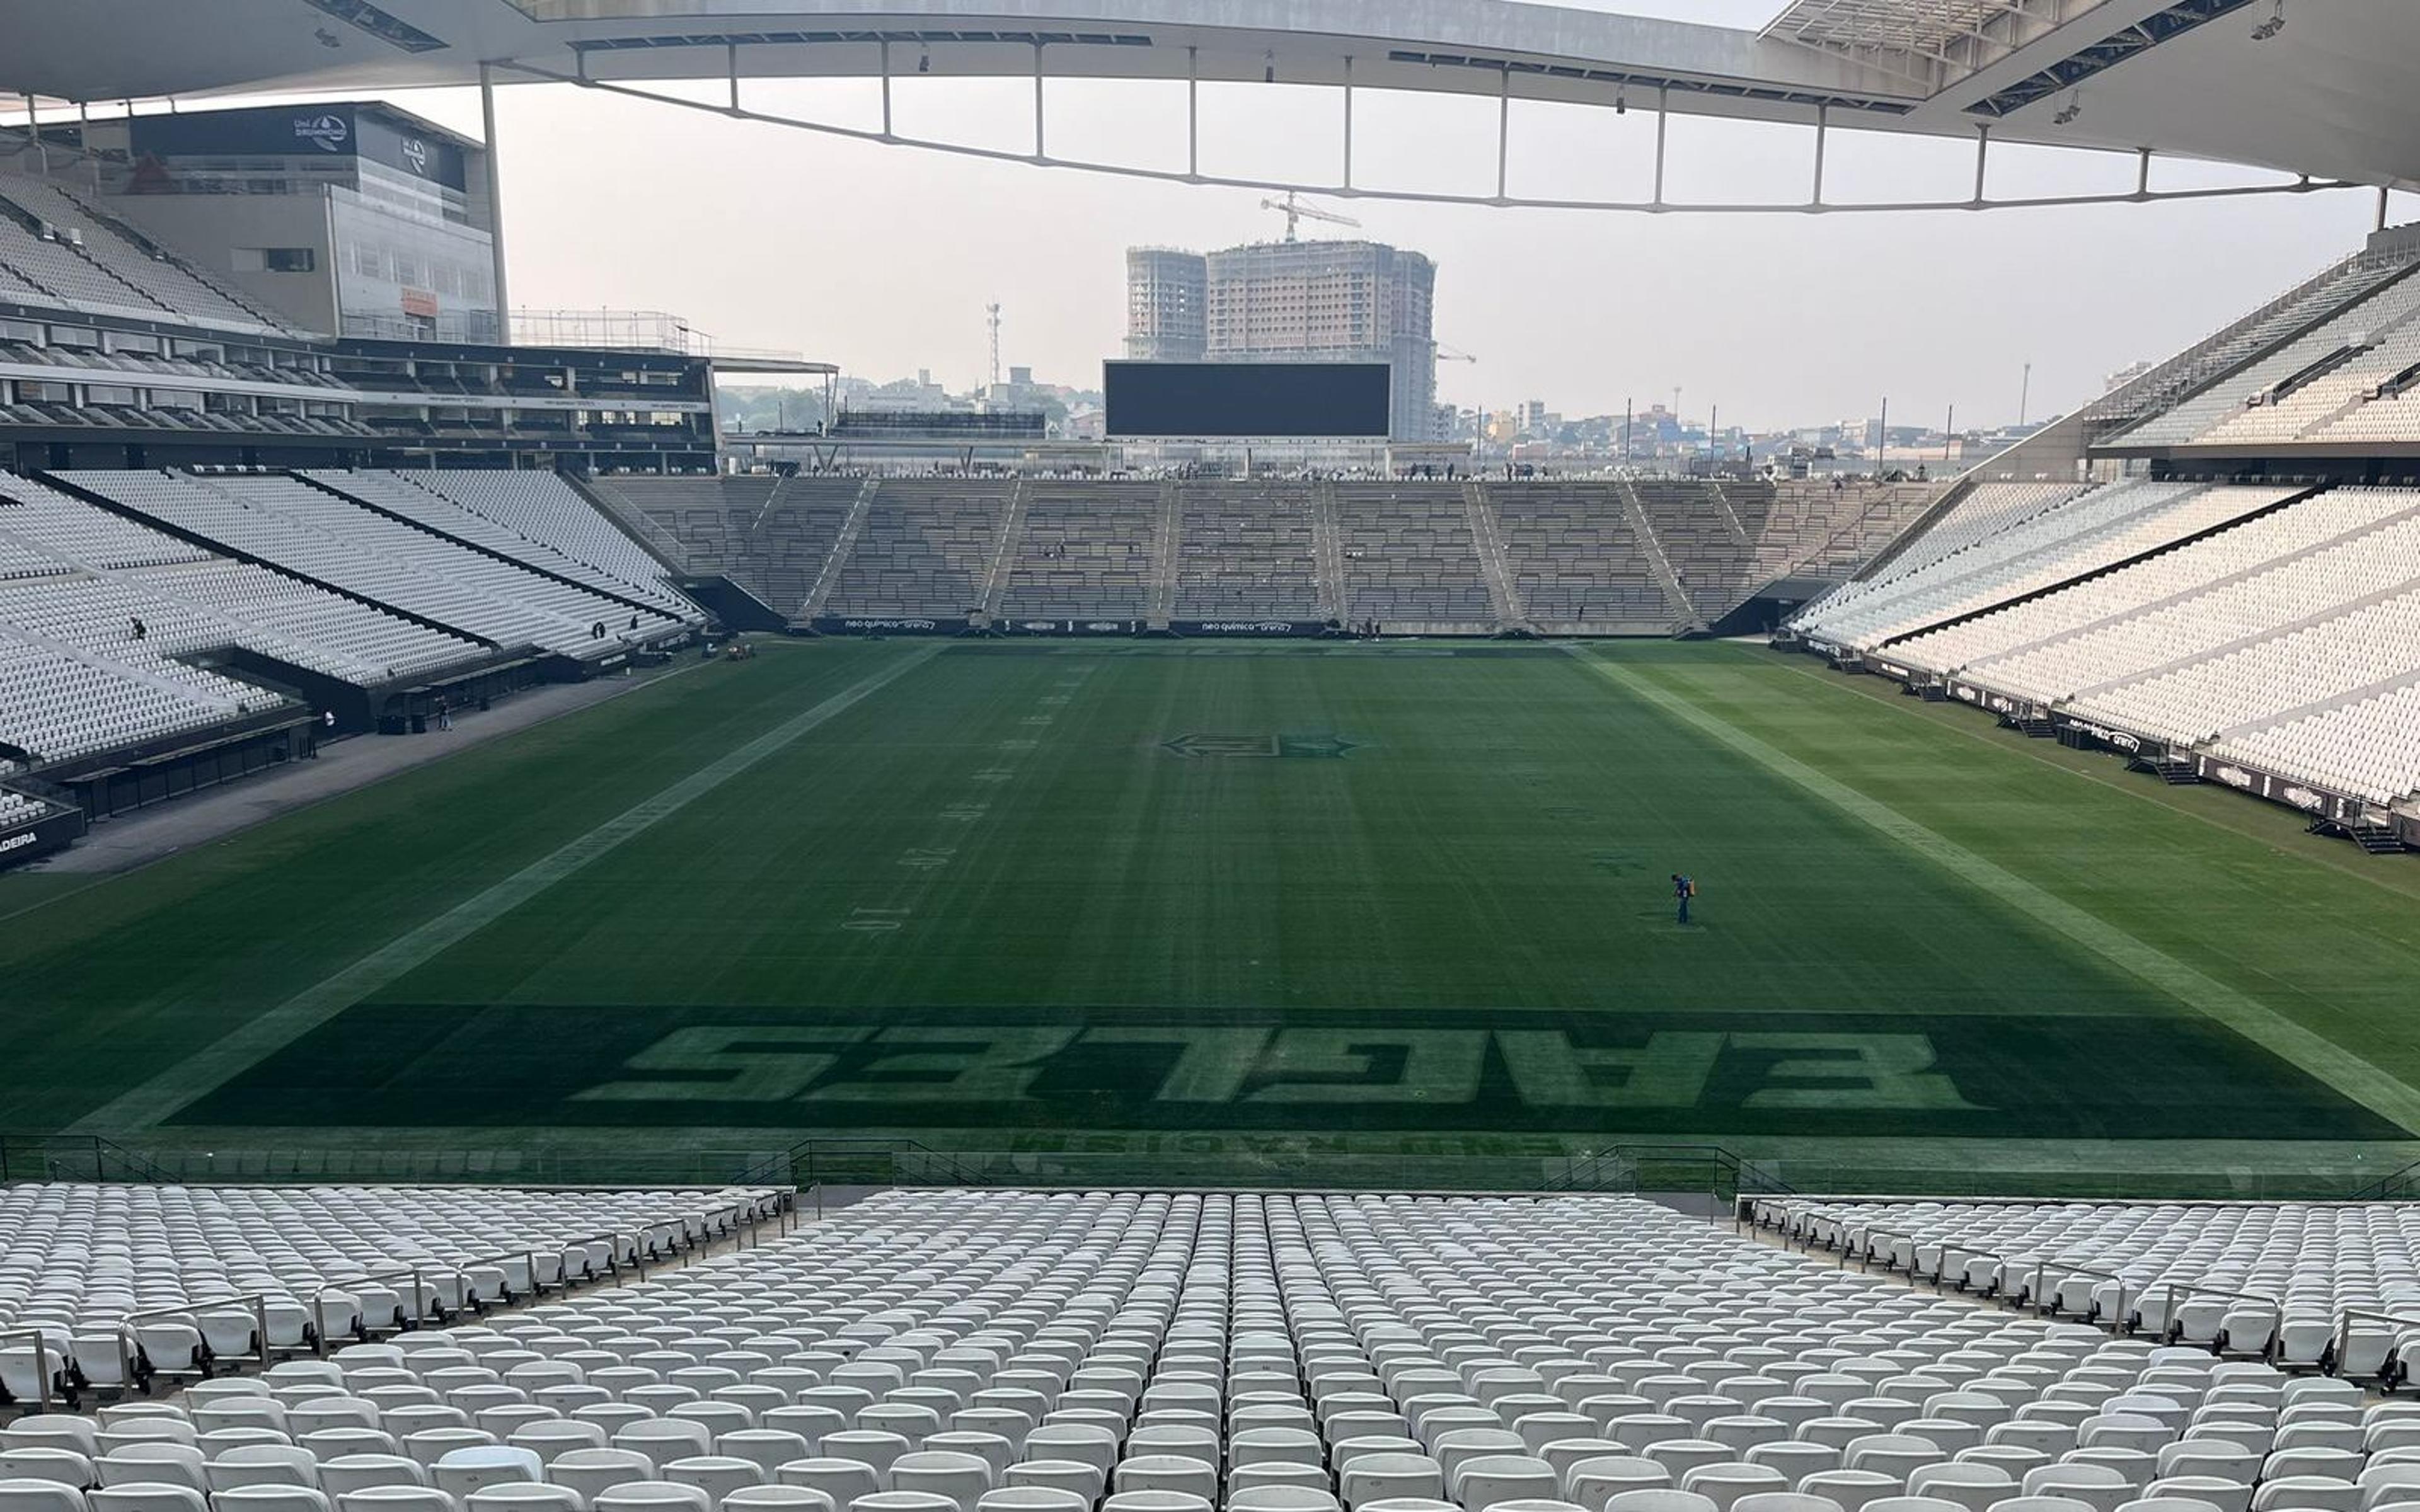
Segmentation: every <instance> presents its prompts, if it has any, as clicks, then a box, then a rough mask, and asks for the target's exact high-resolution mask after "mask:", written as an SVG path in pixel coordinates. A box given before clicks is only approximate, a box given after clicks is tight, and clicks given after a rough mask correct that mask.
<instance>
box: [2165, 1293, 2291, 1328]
mask: <svg viewBox="0 0 2420 1512" xmlns="http://www.w3.org/2000/svg"><path fill="white" fill-rule="evenodd" d="M2160 1287H2161V1289H2162V1290H2163V1291H2164V1293H2165V1295H2166V1301H2167V1306H2166V1309H2165V1310H2164V1312H2163V1313H2162V1315H2161V1319H2162V1321H2161V1328H2160V1336H2161V1337H2162V1338H2169V1339H2173V1338H2179V1337H2181V1336H2182V1331H2181V1329H2180V1327H2179V1325H2178V1323H2177V1299H2178V1298H2179V1297H2226V1298H2230V1299H2232V1300H2234V1301H2236V1302H2257V1303H2263V1304H2267V1305H2268V1307H2269V1309H2270V1311H2271V1312H2273V1313H2274V1314H2275V1315H2276V1318H2277V1321H2278V1323H2280V1324H2282V1323H2284V1322H2285V1321H2286V1301H2285V1299H2284V1298H2282V1297H2269V1296H2263V1295H2262V1294H2260V1293H2259V1292H2257V1291H2229V1290H2227V1289H2226V1288H2225V1287H2206V1286H2203V1285H2201V1284H2200V1283H2199V1282H2196V1281H2164V1282H2161V1283H2160Z"/></svg>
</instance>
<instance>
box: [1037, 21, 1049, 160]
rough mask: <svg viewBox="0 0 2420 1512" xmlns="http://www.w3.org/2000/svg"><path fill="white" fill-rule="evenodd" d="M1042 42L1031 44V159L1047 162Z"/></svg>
mask: <svg viewBox="0 0 2420 1512" xmlns="http://www.w3.org/2000/svg"><path fill="white" fill-rule="evenodd" d="M1043 104H1044V102H1043V95H1042V44H1041V43H1040V42H1036V43H1034V44H1033V161H1034V162H1049V161H1050V154H1049V153H1048V152H1047V151H1046V150H1044V147H1043V135H1042V133H1043V130H1044V127H1043V116H1044V114H1045V111H1044V108H1043Z"/></svg>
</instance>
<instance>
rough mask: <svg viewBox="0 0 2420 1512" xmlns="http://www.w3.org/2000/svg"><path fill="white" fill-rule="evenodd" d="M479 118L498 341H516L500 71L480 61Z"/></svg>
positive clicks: (503, 344) (502, 344) (506, 344)
mask: <svg viewBox="0 0 2420 1512" xmlns="http://www.w3.org/2000/svg"><path fill="white" fill-rule="evenodd" d="M479 122H480V130H481V131H484V132H486V133H487V140H488V255H489V258H490V259H491V260H492V263H493V267H494V277H495V285H496V345H497V346H499V347H509V346H511V345H512V344H513V300H512V290H511V288H510V286H509V285H507V284H506V283H505V281H504V160H503V157H502V155H501V154H500V153H499V152H498V150H497V147H498V145H499V144H498V143H497V141H496V74H495V69H491V68H489V66H488V65H487V64H485V63H482V64H480V65H479Z"/></svg>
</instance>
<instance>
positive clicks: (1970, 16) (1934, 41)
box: [1764, 0, 2078, 87]
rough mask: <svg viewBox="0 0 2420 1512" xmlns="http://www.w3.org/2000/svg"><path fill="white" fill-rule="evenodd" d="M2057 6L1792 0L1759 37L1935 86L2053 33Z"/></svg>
mask: <svg viewBox="0 0 2420 1512" xmlns="http://www.w3.org/2000/svg"><path fill="white" fill-rule="evenodd" d="M2077 8H2078V7H2074V6H2070V7H2069V8H2068V9H2070V10H2074V9H2077ZM2054 9H2055V8H2054V7H2050V6H2045V5H2040V4H2027V3H2025V0H1797V3H1796V4H1794V5H1792V6H1791V7H1790V8H1789V9H1787V10H1785V11H1783V12H1782V13H1781V14H1780V15H1779V16H1777V17H1776V18H1775V19H1774V22H1773V23H1772V24H1771V25H1769V26H1767V27H1765V29H1764V35H1765V36H1767V37H1770V38H1775V39H1779V40H1781V41H1786V42H1796V43H1798V44H1800V45H1801V46H1805V47H1813V48H1819V49H1822V50H1823V51H1825V52H1830V53H1836V54H1840V55H1842V56H1844V57H1850V58H1855V59H1860V60H1863V61H1866V62H1869V63H1872V64H1874V65H1875V66H1876V67H1879V68H1884V69H1889V70H1891V71H1893V72H1896V73H1899V74H1900V75H1901V76H1902V77H1904V78H1906V79H1907V80H1909V81H1910V82H1911V83H1914V84H1918V85H1931V86H1934V87H1938V86H1939V85H1942V84H1946V83H1948V82H1950V81H1951V80H1954V79H1960V78H1964V77H1965V76H1966V75H1967V74H1970V73H1972V72H1974V71H1975V70H1976V69H1978V68H1980V67H1982V66H1984V64H1985V63H1986V62H1988V61H1990V60H1993V59H1995V58H1998V57H2005V56H2007V55H2008V54H2009V53H2010V52H2013V51H2014V50H2015V49H2016V48H2017V47H2019V46H2022V45H2024V43H2025V42H2027V41H2030V40H2032V39H2035V38H2037V37H2040V36H2041V35H2042V34H2043V33H2044V32H2046V31H2048V30H2050V29H2051V28H2052V27H2053V26H2054V25H2055V21H2054V20H2053V19H2052V17H2051V16H2050V15H2049V14H2048V13H2049V12H2051V11H2052V10H2054Z"/></svg>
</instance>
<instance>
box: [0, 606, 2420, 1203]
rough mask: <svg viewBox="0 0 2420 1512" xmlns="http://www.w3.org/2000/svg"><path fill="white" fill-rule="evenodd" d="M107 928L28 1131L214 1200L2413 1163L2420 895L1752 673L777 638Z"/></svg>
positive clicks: (50, 891)
mask: <svg viewBox="0 0 2420 1512" xmlns="http://www.w3.org/2000/svg"><path fill="white" fill-rule="evenodd" d="M1675 871H1686V872H1693V873H1694V874H1695V875H1696V876H1697V878H1698V879H1699V888H1700V893H1699V899H1698V918H1697V920H1696V922H1694V923H1693V924H1692V925H1691V926H1689V927H1687V928H1685V929H1684V928H1682V927H1680V926H1679V925H1677V924H1676V922H1675V920H1674V918H1673V917H1672V913H1671V907H1670V901H1669V892H1670V888H1669V886H1668V882H1667V880H1666V879H1667V877H1668V873H1670V872H1675ZM62 881H63V879H61V878H58V877H46V876H41V875H25V876H18V877H9V878H0V917H5V919H6V921H5V924H0V1002H4V1003H5V1005H6V1006H5V1017H0V1049H4V1050H5V1064H6V1067H7V1073H6V1074H5V1075H0V1128H7V1129H11V1130H21V1131H72V1132H75V1133H77V1134H103V1135H107V1136H108V1137H110V1138H112V1139H114V1140H116V1141H118V1142H119V1143H121V1144H123V1145H125V1146H128V1147H130V1148H132V1149H140V1150H144V1151H147V1152H150V1153H152V1154H153V1155H154V1156H155V1157H156V1158H160V1159H163V1160H166V1159H170V1158H171V1157H172V1155H173V1157H174V1158H175V1159H176V1160H177V1161H178V1163H179V1165H178V1168H181V1169H193V1170H217V1171H221V1172H223V1173H226V1172H237V1171H243V1170H248V1169H255V1168H258V1163H259V1162H262V1161H264V1160H267V1161H274V1160H279V1159H283V1160H285V1161H287V1163H288V1165H289V1166H290V1167H291V1168H293V1169H297V1170H302V1169H315V1168H322V1167H324V1168H326V1169H329V1170H331V1171H342V1170H349V1169H351V1168H352V1166H353V1165H359V1164H361V1163H363V1162H365V1161H367V1160H370V1159H372V1158H378V1159H386V1160H392V1161H396V1162H400V1163H406V1164H407V1165H408V1164H409V1163H411V1162H422V1163H432V1164H431V1165H430V1168H448V1167H443V1166H442V1162H443V1161H446V1160H453V1161H456V1162H458V1163H459V1162H466V1161H467V1162H468V1168H473V1169H488V1170H493V1171H496V1172H498V1173H501V1174H511V1173H513V1172H515V1171H520V1172H523V1173H526V1174H535V1173H539V1172H542V1171H545V1170H551V1169H559V1168H566V1167H556V1166H550V1165H544V1164H543V1162H544V1161H547V1160H553V1159H558V1158H568V1157H567V1156H566V1155H565V1153H564V1152H576V1153H578V1154H579V1155H580V1156H581V1157H582V1158H583V1159H587V1160H591V1161H596V1162H599V1163H601V1166H602V1168H604V1169H606V1170H607V1171H608V1172H609V1173H612V1172H613V1171H617V1170H618V1169H620V1167H619V1166H617V1165H616V1164H615V1163H617V1162H624V1163H627V1165H628V1170H629V1174H630V1175H631V1176H633V1177H635V1176H637V1175H639V1174H641V1173H642V1171H643V1169H653V1168H654V1167H652V1166H643V1165H642V1164H641V1162H642V1157H644V1158H645V1159H648V1160H658V1159H660V1160H666V1161H670V1160H673V1159H675V1158H677V1159H684V1160H689V1161H692V1162H695V1163H697V1167H698V1169H699V1170H700V1171H702V1172H706V1173H713V1172H720V1173H721V1174H726V1175H727V1174H732V1173H734V1172H736V1170H737V1168H738V1167H739V1166H740V1165H743V1164H744V1163H745V1162H746V1161H748V1160H750V1159H752V1158H755V1157H758V1156H762V1155H764V1154H767V1153H769V1152H772V1151H778V1150H781V1149H785V1148H788V1147H789V1146H790V1145H792V1144H793V1143H795V1142H797V1141H799V1140H806V1139H811V1138H820V1139H854V1138H885V1139H888V1138H893V1137H906V1138H911V1139H914V1140H918V1141H921V1142H922V1143H923V1144H924V1145H928V1146H931V1147H934V1148H936V1149H947V1150H954V1151H986V1152H988V1151H1018V1152H1021V1159H1022V1161H1023V1162H1024V1165H1025V1167H1026V1168H1030V1169H1032V1170H1035V1171H1037V1172H1041V1171H1048V1172H1052V1173H1056V1174H1057V1175H1060V1176H1063V1177H1066V1176H1075V1177H1080V1176H1081V1175H1082V1174H1084V1173H1086V1172H1087V1171H1097V1172H1099V1173H1101V1174H1102V1178H1103V1179H1105V1180H1107V1179H1111V1178H1110V1176H1109V1172H1111V1171H1113V1170H1114V1171H1117V1172H1119V1173H1121V1179H1133V1177H1132V1174H1131V1173H1133V1172H1136V1171H1138V1170H1144V1169H1148V1170H1153V1171H1156V1172H1158V1173H1159V1174H1162V1175H1165V1176H1166V1177H1167V1178H1168V1179H1180V1178H1186V1179H1192V1180H1213V1179H1225V1180H1249V1179H1250V1178H1251V1177H1252V1176H1253V1175H1254V1174H1256V1173H1275V1172H1280V1171H1287V1172H1293V1173H1296V1174H1297V1175H1299V1174H1300V1173H1304V1172H1309V1173H1311V1174H1312V1175H1313V1176H1316V1175H1317V1174H1319V1173H1326V1174H1329V1175H1332V1176H1334V1177H1335V1178H1336V1179H1338V1180H1383V1179H1393V1178H1399V1179H1402V1180H1436V1181H1447V1180H1456V1179H1457V1176H1458V1174H1459V1175H1461V1176H1467V1177H1468V1178H1470V1179H1472V1180H1485V1181H1487V1182H1489V1183H1491V1184H1495V1183H1502V1182H1510V1181H1514V1180H1519V1178H1520V1176H1521V1173H1523V1172H1524V1171H1531V1170H1535V1171H1550V1170H1551V1169H1552V1166H1553V1161H1554V1158H1555V1157H1556V1156H1557V1155H1559V1154H1561V1153H1563V1152H1570V1151H1587V1150H1594V1149H1605V1148H1606V1147H1610V1146H1617V1145H1636V1144H1644V1143H1658V1142H1675V1143H1686V1142H1698V1141H1712V1142H1719V1143H1721V1144H1723V1145H1725V1146H1728V1147H1730V1148H1731V1149H1736V1150H1739V1151H1742V1152H1744V1153H1747V1154H1751V1155H1754V1156H1757V1157H1758V1158H1760V1159H1763V1160H1766V1161H1770V1162H1774V1163H1776V1165H1775V1168H1776V1169H1777V1170H1778V1171H1780V1172H1781V1174H1783V1176H1784V1177H1785V1178H1786V1179H1788V1180H1791V1181H1792V1183H1793V1184H1795V1185H1798V1186H1800V1187H1802V1188H1810V1187H1823V1186H1840V1185H1872V1184H1877V1183H1893V1182H1909V1183H1922V1184H1925V1185H1928V1186H1931V1187H1935V1188H1938V1189H1945V1190H1954V1189H1959V1188H1960V1187H1962V1186H1971V1187H1974V1188H1993V1187H2015V1186H2020V1185H2027V1184H2031V1185H2040V1186H2052V1185H2061V1184H2070V1185H2077V1186H2089V1185H2093V1184H2096V1183H2098V1184H2105V1185H2114V1186H2118V1187H2124V1186H2126V1185H2127V1184H2128V1183H2130V1182H2131V1183H2134V1184H2137V1185H2141V1184H2144V1183H2149V1182H2152V1181H2155V1180H2161V1179H2164V1178H2168V1177H2174V1178H2177V1179H2180V1180H2182V1179H2185V1178H2187V1177H2190V1179H2191V1180H2193V1181H2199V1182H2204V1183H2207V1182H2208V1181H2210V1180H2231V1181H2233V1182H2235V1183H2237V1189H2239V1190H2266V1189H2284V1188H2287V1187H2290V1186H2292V1185H2294V1184H2295V1183H2296V1182H2298V1181H2300V1180H2304V1179H2305V1178H2308V1177H2315V1176H2324V1177H2325V1178H2327V1179H2328V1180H2357V1179H2359V1178H2360V1177H2361V1176H2363V1175H2364V1174H2368V1175H2382V1174H2384V1173H2385V1172H2387V1171H2389V1170H2392V1169H2394V1168H2395V1167H2397V1166H2398V1165H2402V1164H2403V1163H2404V1162H2405V1161H2406V1160H2408V1159H2410V1158H2412V1157H2413V1156H2415V1155H2420V1145H2415V1143H2414V1135H2413V1133H2412V1131H2414V1130H2420V1091H2415V1089H2414V1088H2415V1086H2420V1011H2415V1010H2420V867H2415V866H2413V865H2412V864H2411V863H2410V862H2409V861H2401V860H2395V859H2373V858H2369V857H2365V856H2361V855H2360V854H2359V853H2358V852H2357V851H2355V850H2353V849H2352V848H2350V847H2349V846H2336V845H2330V844H2326V843H2325V842H2321V841H2314V840H2311V839H2309V838H2307V837H2304V835H2303V834H2302V833H2301V832H2300V825H2299V823H2298V822H2297V821H2296V820H2295V818H2294V817H2293V816H2292V815H2291V814H2289V813H2288V812H2287V811H2285V810H2271V809H2266V808H2263V807H2262V806H2259V805H2257V804H2254V803H2251V802H2249V801H2248V800H2243V799H2240V798H2237V797H2234V796H2233V795H2225V794H2219V793H2215V792H2208V791H2203V790H2169V789H2165V788H2164V787H2161V786H2160V785H2159V784H2157V783H2155V782H2152V781H2150V780H2149V779H2137V778H2133V777H2129V776H2128V775H2127V774H2125V773H2124V772H2123V770H2122V768H2120V767H2119V766H2118V764H2116V763H2115V762H2112V761H2108V760H2105V759H2102V758H2096V757H2088V756H2084V755H2079V754H2077V753H2073V752H2068V751H2064V750H2059V749H2056V748H2050V747H2048V746H2046V745H2044V744H2040V743H2028V742H2025V741H2024V740H2023V739H2021V738H2019V737H2015V736H2012V735H2007V734H2003V733H1999V732H1997V731H1994V730H1993V729H1992V728H1991V727H1990V725H1989V724H1988V722H1985V721H1982V720H1981V719H1980V718H1979V717H1978V716H1976V715H1975V714H1974V713H1973V712H1972V711H1967V710H1954V709H1949V710H1945V709H1939V708H1928V707H1923V706H1919V705H1917V704H1916V703H1914V702H1912V701H1905V700H1899V699H1886V698H1884V697H1882V696H1881V693H1880V685H1878V684H1876V683H1875V682H1873V681H1871V680H1864V679H1859V680H1854V681H1852V680H1847V679H1842V678H1840V677H1838V676H1837V675H1836V674H1833V673H1830V672H1828V671H1823V669H1822V668H1820V667H1819V666H1817V665H1816V664H1814V663H1812V662H1809V661H1806V660H1803V659H1792V658H1786V657H1783V656H1778V655H1776V654H1774V653H1770V652H1767V651H1764V650H1762V649H1761V648H1756V647H1748V646H1741V645H1731V644H1699V645H1671V644H1660V643H1657V644H1621V645H1615V644H1606V645H1598V646H1592V647H1586V648H1562V647H1555V646H1544V645H1459V646H1448V645H1399V646H1384V647H1366V648H1365V647H1328V646H1320V645H1307V644H1268V645H1227V644H1221V645H1213V646H1195V645H1188V644H1182V643H1174V642H1141V643H1128V642H1115V643H1082V642H1036V643H1026V644H989V645H977V644H960V643H946V644H945V643H924V644H917V643H900V642H890V643H864V642H817V643H794V644H777V645H771V646H768V647H767V648H766V653H765V655H764V656H762V657H761V658H759V659H758V660H756V661H754V662H752V663H743V664H738V665H715V666H699V667H693V668H691V669H689V670H686V671H681V672H679V673H678V674H677V675H674V676H671V677H667V678H665V679H664V680H662V681H661V682H659V683H658V684H656V685H654V686H652V687H644V688H641V689H638V690H636V691H634V692H632V693H630V694H628V695H627V696H625V697H622V698H619V699H616V700H613V701H612V702H607V703H605V704H602V705H599V706H597V707H596V708H593V709H590V710H588V711H585V712H583V713H581V714H578V715H574V716H570V717H564V718H561V719H557V720H555V721H552V722H551V723H548V724H545V725H542V726H539V727H537V728H535V729H533V730H531V731H529V732H526V733H522V734H520V735H516V736H512V737H508V738H504V739H502V740H499V741H496V742H493V743H491V744H489V745H485V746H481V747H478V748H473V749H470V750H466V751H465V752H464V753H462V754H461V755H459V756H458V757H455V758H452V759H449V760H447V761H445V762H442V763H440V764H434V765H431V766H427V767H423V768H419V769H417V770H414V771H412V772H411V773H409V774H407V775H405V776H402V777H399V778H396V779H392V780H389V781H387V782H384V783H381V784H380V785H378V786H376V787H373V788H370V789H366V790H364V791H361V792H358V793H355V794H352V795H349V796H346V797H343V798H340V799H337V800H334V801H333V802H329V803H326V804H322V805H319V806H318V807H315V808H311V809H308V810H302V811H299V812H296V813H293V814H291V815H288V816H287V817H285V818H283V819H280V820H278V821H276V822H274V823H271V824H269V825H263V826H261V827H259V828H256V829H254V830H251V831H248V832H246V833H243V834H241V835H239V836H237V837H235V838H234V839H231V840H228V841H223V842H220V843H217V844H213V845H209V846H206V847H202V848H200V849H197V850H195V851H193V852H191V853H187V854H183V855H179V856H174V857H172V858H170V859H168V860H165V861H163V862H161V863H159V864H156V865H153V866H151V867H148V868H147V869H145V870H143V871H140V872H134V873H132V874H129V875H125V876H120V877H116V878H112V879H109V880H107V881H103V882H101V883H98V884H96V885H93V886H90V887H80V888H70V887H63V886H62V885H61V884H62ZM330 1151H334V1152H336V1153H334V1154H329V1153H325V1152H330ZM461 1152H476V1153H475V1154H471V1155H465V1154H463V1153H461ZM222 1161H224V1162H225V1164H224V1165H222V1164H220V1163H221V1162H222ZM1154 1161H1156V1162H1160V1163H1161V1164H1160V1165H1157V1166H1151V1165H1148V1164H1147V1163H1149V1162H1154ZM196 1162H198V1163H200V1164H194V1163H196ZM314 1162H318V1163H320V1164H319V1165H314V1164H313V1163H314ZM1088 1162H1090V1163H1093V1164H1091V1165H1087V1163H1088ZM1138 1162H1142V1163H1146V1164H1145V1165H1137V1163H1138ZM248 1163H250V1164H248ZM397 1168H398V1169H400V1168H404V1167H403V1166H398V1167H397ZM410 1168H412V1169H418V1168H421V1167H420V1166H418V1165H411V1166H410Z"/></svg>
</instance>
